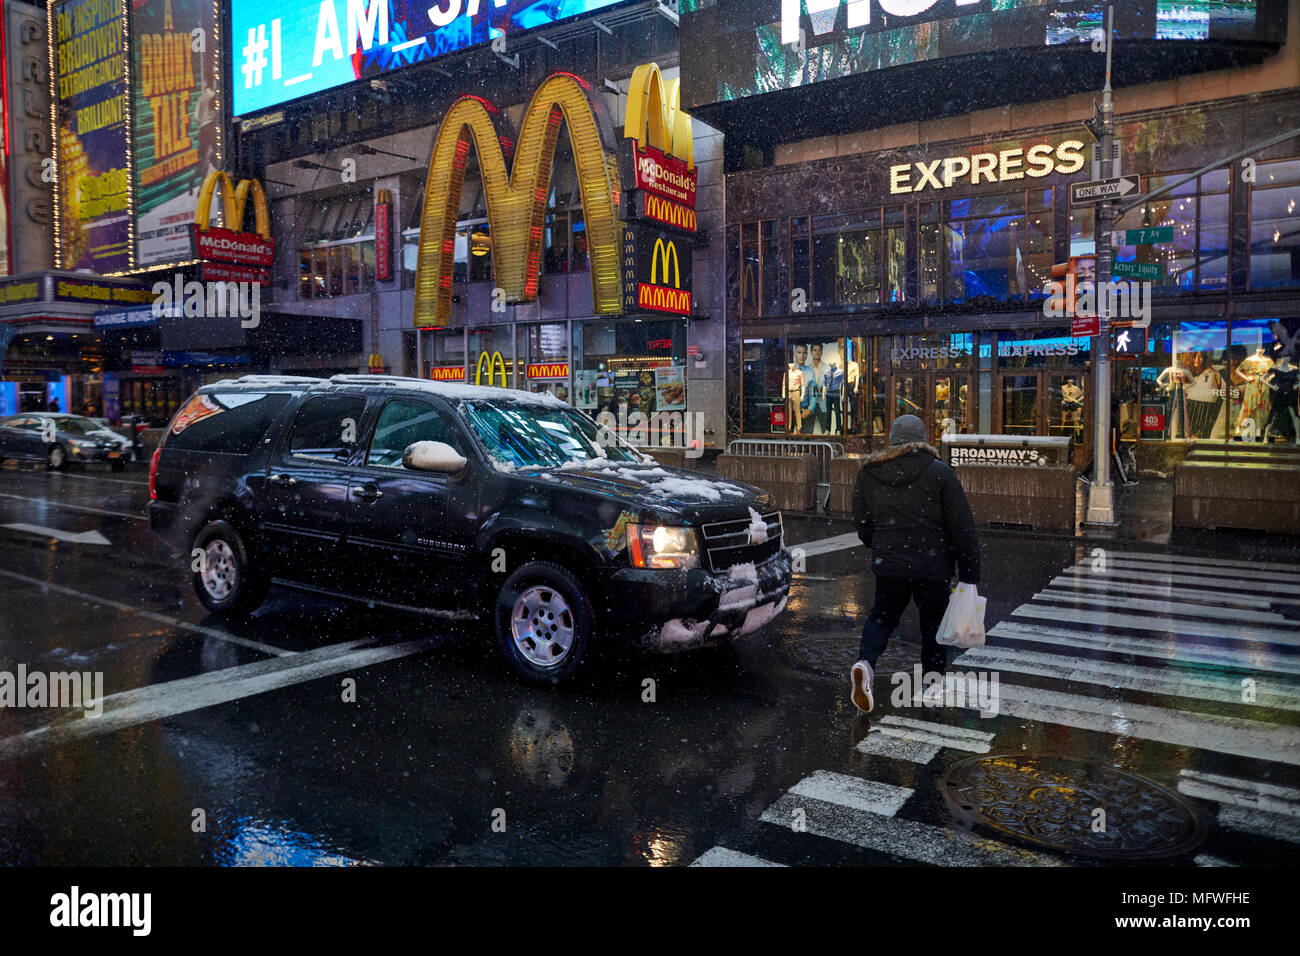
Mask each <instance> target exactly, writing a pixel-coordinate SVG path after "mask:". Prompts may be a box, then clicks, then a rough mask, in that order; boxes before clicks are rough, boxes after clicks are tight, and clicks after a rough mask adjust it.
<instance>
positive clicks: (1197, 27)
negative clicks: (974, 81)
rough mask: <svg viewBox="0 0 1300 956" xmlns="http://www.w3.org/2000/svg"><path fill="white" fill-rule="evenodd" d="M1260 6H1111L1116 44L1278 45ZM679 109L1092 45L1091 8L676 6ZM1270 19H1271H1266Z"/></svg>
mask: <svg viewBox="0 0 1300 956" xmlns="http://www.w3.org/2000/svg"><path fill="white" fill-rule="evenodd" d="M1257 7H1258V8H1268V9H1270V10H1272V9H1273V6H1272V3H1271V0H1131V2H1125V3H1117V4H1115V34H1116V38H1117V40H1118V41H1197V40H1231V41H1255V40H1278V41H1280V37H1275V36H1274V35H1273V34H1274V33H1276V32H1277V30H1278V29H1283V30H1284V28H1285V16H1284V15H1283V16H1281V18H1280V23H1278V24H1263V23H1262V18H1261V17H1260V16H1259V13H1260V11H1259V10H1257ZM680 10H681V32H680V36H681V56H682V62H691V63H695V64H697V65H698V67H697V69H694V70H691V71H689V72H687V71H683V78H682V84H683V88H682V106H683V107H685V108H688V109H689V108H694V107H697V106H700V105H702V104H708V103H719V102H725V101H728V100H735V99H740V98H742V97H746V96H754V95H756V94H759V93H770V92H773V91H776V90H785V89H791V88H794V87H799V86H806V85H809V84H812V83H818V82H821V81H824V80H833V79H838V78H840V77H845V76H852V75H855V74H862V73H870V72H872V71H878V70H886V69H889V68H892V67H898V66H905V65H908V64H915V63H922V62H926V61H933V60H940V59H943V58H947V57H955V56H967V55H971V54H980V53H989V52H993V51H998V50H1014V49H1024V48H1035V47H1036V48H1043V47H1051V46H1063V45H1067V44H1091V43H1093V41H1094V40H1098V39H1100V38H1101V37H1102V35H1103V34H1104V31H1105V26H1104V24H1105V16H1106V3H1104V2H1101V0H1072V2H1052V0H682V2H681V5H680ZM1272 19H1277V18H1272Z"/></svg>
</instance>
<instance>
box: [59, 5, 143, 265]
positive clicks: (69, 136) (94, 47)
mask: <svg viewBox="0 0 1300 956" xmlns="http://www.w3.org/2000/svg"><path fill="white" fill-rule="evenodd" d="M50 35H51V51H50V52H51V58H52V60H53V67H54V71H53V80H54V90H53V92H54V101H55V109H54V116H53V133H54V147H55V150H56V155H57V157H58V172H59V176H58V180H57V186H56V188H57V190H58V227H57V230H56V233H55V234H56V236H57V240H58V241H57V247H58V250H59V255H58V259H59V263H58V264H59V268H61V269H68V270H76V269H90V270H92V271H94V272H98V273H101V274H104V273H114V272H123V271H126V270H127V269H128V268H129V267H130V261H131V216H130V210H129V203H130V189H129V183H128V168H129V167H128V156H127V152H128V146H129V136H130V131H129V130H128V129H127V108H126V99H127V97H126V82H125V76H124V67H125V64H126V58H125V56H124V55H123V54H124V51H125V43H126V15H125V11H124V10H123V7H122V0H64V2H59V3H54V4H52V5H51V6H50Z"/></svg>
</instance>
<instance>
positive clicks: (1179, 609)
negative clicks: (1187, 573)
mask: <svg viewBox="0 0 1300 956" xmlns="http://www.w3.org/2000/svg"><path fill="white" fill-rule="evenodd" d="M1034 602H1035V603H1040V602H1041V603H1046V604H1065V605H1067V606H1070V607H1089V608H1096V607H1104V608H1106V609H1107V610H1128V611H1154V612H1155V613H1157V614H1166V615H1168V614H1185V615H1188V616H1189V617H1209V618H1214V619H1215V620H1220V621H1233V622H1243V623H1251V624H1281V625H1284V626H1285V625H1286V624H1288V622H1289V619H1288V618H1286V617H1283V616H1282V615H1281V614H1278V613H1277V612H1276V611H1260V610H1246V609H1243V608H1235V607H1218V606H1215V605H1213V604H1188V603H1187V602H1185V601H1154V600H1151V599H1149V598H1140V597H1128V596H1124V595H1119V594H1110V595H1107V596H1105V597H1099V596H1097V595H1093V594H1076V593H1074V592H1071V591H1063V590H1056V589H1055V588H1046V589H1044V590H1042V591H1039V592H1038V593H1037V594H1035V595H1034ZM1296 626H1297V627H1300V622H1297V624H1296Z"/></svg>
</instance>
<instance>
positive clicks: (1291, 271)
mask: <svg viewBox="0 0 1300 956" xmlns="http://www.w3.org/2000/svg"><path fill="white" fill-rule="evenodd" d="M1297 285H1300V159H1288V160H1283V161H1281V162H1274V163H1260V164H1259V165H1258V166H1256V167H1255V182H1254V185H1252V186H1251V190H1250V287H1251V289H1280V288H1287V287H1289V286H1297ZM1293 359H1294V357H1293Z"/></svg>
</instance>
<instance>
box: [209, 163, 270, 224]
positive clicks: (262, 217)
mask: <svg viewBox="0 0 1300 956" xmlns="http://www.w3.org/2000/svg"><path fill="white" fill-rule="evenodd" d="M218 186H220V187H221V209H222V213H223V214H224V218H225V223H226V228H227V229H229V230H230V231H231V232H241V231H243V228H244V206H245V205H246V204H247V203H248V193H249V191H250V190H251V191H252V193H253V214H254V219H255V222H256V224H257V234H258V235H259V236H261V237H262V238H263V239H270V238H271V216H270V211H269V210H268V209H267V207H266V193H265V192H264V191H263V190H262V183H261V182H260V181H259V180H256V179H241V180H240V181H239V185H238V186H235V185H234V184H233V183H232V182H231V181H230V177H229V176H227V175H226V174H225V173H224V172H222V171H221V170H219V169H218V170H213V171H212V172H210V173H208V175H207V176H205V177H204V179H203V185H202V186H200V187H199V201H198V204H197V206H196V207H195V209H194V222H195V223H196V224H197V225H198V227H199V228H200V229H207V228H208V223H209V222H210V221H211V220H212V194H213V193H214V192H215V191H216V188H217V187H218Z"/></svg>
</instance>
